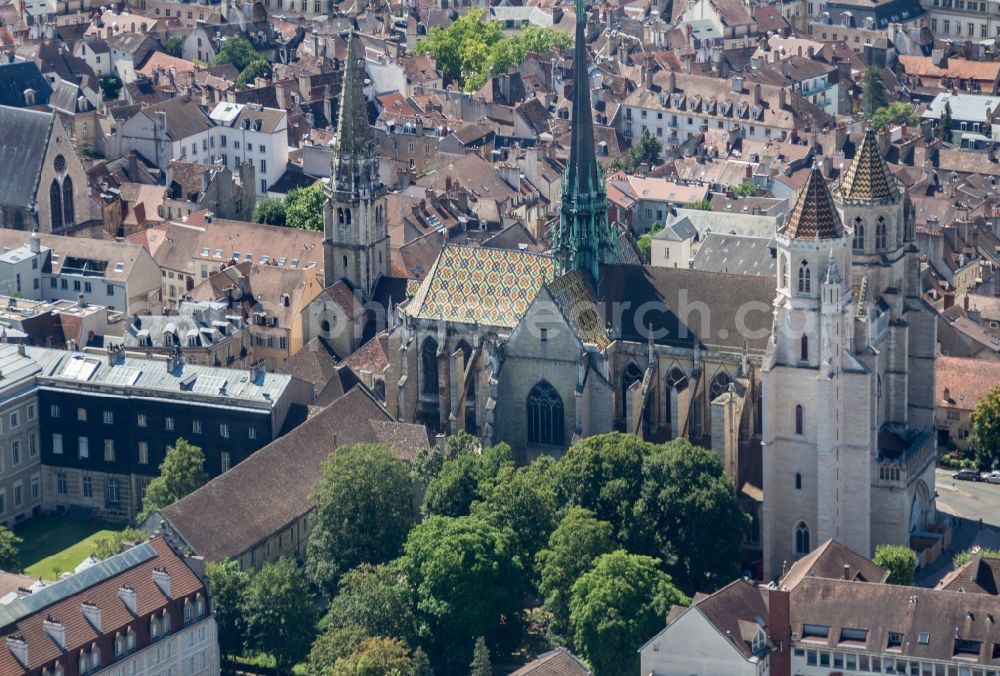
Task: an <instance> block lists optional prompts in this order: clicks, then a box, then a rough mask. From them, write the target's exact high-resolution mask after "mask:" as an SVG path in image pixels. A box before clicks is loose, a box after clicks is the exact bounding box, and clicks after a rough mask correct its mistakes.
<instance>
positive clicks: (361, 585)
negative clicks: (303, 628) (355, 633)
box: [324, 563, 416, 643]
mask: <svg viewBox="0 0 1000 676" xmlns="http://www.w3.org/2000/svg"><path fill="white" fill-rule="evenodd" d="M324 622H325V623H326V624H328V625H329V626H331V627H339V628H346V627H352V626H353V627H359V628H361V629H363V630H364V631H365V632H366V634H367V635H368V636H391V637H395V638H399V639H402V640H404V641H406V642H407V643H413V642H414V641H415V639H416V620H415V618H414V616H413V595H412V593H411V591H410V589H409V587H407V586H406V583H405V580H404V579H403V574H402V571H401V570H399V566H398V565H395V564H392V563H390V564H382V565H377V566H373V565H370V564H362V565H360V566H358V567H357V568H353V569H351V570H349V571H347V572H346V573H345V574H344V576H343V577H341V578H340V584H339V586H338V591H337V595H336V596H335V597H334V599H333V601H332V602H331V603H330V611H329V613H328V614H327V616H326V618H325V620H324Z"/></svg>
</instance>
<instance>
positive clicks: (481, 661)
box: [469, 636, 493, 676]
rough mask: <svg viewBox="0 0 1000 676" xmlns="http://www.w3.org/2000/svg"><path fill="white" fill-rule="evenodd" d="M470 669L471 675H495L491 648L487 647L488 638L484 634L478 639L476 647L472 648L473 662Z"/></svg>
mask: <svg viewBox="0 0 1000 676" xmlns="http://www.w3.org/2000/svg"><path fill="white" fill-rule="evenodd" d="M469 670H470V672H471V674H470V676H493V665H492V664H490V649H489V648H487V647H486V639H484V638H483V637H482V636H480V637H479V638H477V639H476V647H475V648H473V649H472V664H470V665H469Z"/></svg>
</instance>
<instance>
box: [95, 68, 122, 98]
mask: <svg viewBox="0 0 1000 676" xmlns="http://www.w3.org/2000/svg"><path fill="white" fill-rule="evenodd" d="M99 81H100V86H101V95H102V96H103V97H104V100H105V101H116V100H118V95H119V94H120V93H121V91H122V81H121V80H120V79H119V78H118V76H117V75H115V74H114V73H101V75H100V77H99Z"/></svg>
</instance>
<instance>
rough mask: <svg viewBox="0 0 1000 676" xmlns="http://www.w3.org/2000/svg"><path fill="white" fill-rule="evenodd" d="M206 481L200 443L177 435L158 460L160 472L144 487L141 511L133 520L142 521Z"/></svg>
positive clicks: (206, 475) (203, 455)
mask: <svg viewBox="0 0 1000 676" xmlns="http://www.w3.org/2000/svg"><path fill="white" fill-rule="evenodd" d="M206 483H208V473H207V472H206V471H205V454H204V453H203V452H202V450H201V447H200V446H195V445H194V444H192V443H189V442H188V441H187V440H186V439H177V441H175V442H174V445H173V446H170V447H168V448H167V454H166V456H165V457H164V458H163V462H162V463H160V475H159V476H158V477H156V478H155V479H153V480H152V481H150V482H149V486H148V487H147V488H146V497H145V498H144V499H143V501H142V512H141V513H140V514H139V516H138V517H137V520H138V521H139V522H140V523H141V522H142V521H145V520H146V518H147V517H149V515H150V514H152V513H153V512H155V511H156V510H158V509H163V508H164V507H166V506H167V505H170V504H173V503H175V502H177V501H178V500H180V499H181V498H183V497H184V496H185V495H187V494H188V493H191V492H192V491H194V490H196V489H198V488H200V487H202V486H203V485H205V484H206Z"/></svg>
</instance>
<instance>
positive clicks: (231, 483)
mask: <svg viewBox="0 0 1000 676" xmlns="http://www.w3.org/2000/svg"><path fill="white" fill-rule="evenodd" d="M379 422H392V417H391V416H390V415H389V414H388V413H387V412H386V411H385V409H384V408H382V407H381V406H380V405H379V404H378V403H377V402H376V401H375V400H374V399H373V398H372V397H371V395H369V394H368V393H367V392H366V391H365V390H363V389H362V388H358V387H356V388H354V389H353V390H351V391H350V392H348V393H347V394H345V395H344V396H342V397H340V398H339V399H337V400H336V401H334V402H333V403H332V404H330V405H329V406H327V407H326V408H324V409H323V410H322V411H320V412H319V413H317V414H316V415H314V416H312V417H311V418H309V419H308V420H307V421H306V422H304V423H302V424H301V425H299V426H298V427H296V428H295V429H294V430H292V431H291V432H289V433H288V434H286V435H285V436H283V437H280V438H278V439H276V440H275V441H273V442H271V443H270V444H268V445H267V446H265V447H264V448H262V449H260V450H259V451H257V452H256V453H254V454H253V455H251V456H250V457H249V458H247V459H246V460H244V461H243V462H241V463H239V464H238V465H236V466H235V467H233V468H232V469H231V470H229V471H228V472H226V473H225V474H221V475H219V476H218V477H216V478H215V479H212V480H211V481H209V482H208V483H207V484H205V485H204V486H202V487H201V488H199V489H198V490H196V491H194V492H193V493H191V494H190V495H188V496H187V497H185V498H182V499H181V500H178V501H177V502H175V503H174V504H172V505H170V506H168V507H165V508H164V509H162V510H160V514H161V515H162V517H163V518H164V519H166V520H167V521H168V522H169V523H170V526H171V527H172V528H173V529H174V531H176V532H177V533H178V534H179V535H180V537H181V538H183V539H184V541H185V542H187V544H188V545H189V546H190V547H191V548H192V549H193V550H194V552H195V553H197V554H198V555H201V556H204V557H205V558H206V559H208V560H210V561H222V560H225V559H227V558H230V557H236V556H239V555H241V554H242V553H243V552H246V551H247V550H249V549H250V548H252V547H253V546H254V545H256V544H257V543H259V542H261V541H262V540H263V539H265V538H266V537H268V536H269V535H271V534H273V533H275V532H277V531H279V530H280V529H282V528H284V527H285V526H287V525H288V524H290V523H291V522H292V521H294V520H295V519H297V518H299V517H300V516H302V515H303V514H305V513H306V512H308V511H309V510H310V509H312V507H313V504H314V503H313V501H312V497H311V496H312V492H313V489H314V487H315V485H316V481H317V480H319V478H320V477H321V476H322V464H323V461H324V460H326V458H327V456H329V455H330V454H331V453H333V452H335V451H336V450H337V448H338V447H342V446H346V445H350V444H356V443H375V442H378V441H386V440H388V441H390V442H391V444H390V445H391V447H392V448H393V450H394V451H396V452H397V454H399V455H400V456H402V457H410V456H411V455H414V454H416V452H417V451H419V450H420V449H421V448H424V447H426V446H428V445H429V443H430V441H429V440H428V439H427V435H426V431H424V436H423V437H422V438H421V437H420V436H419V435H418V434H416V433H415V431H414V430H412V429H411V428H412V427H413V425H410V424H408V423H393V425H395V426H398V430H396V431H395V432H394V433H391V434H390V433H387V432H386V430H385V428H384V426H381V425H380V426H379V427H378V431H376V425H375V424H373V423H379ZM420 429H424V428H423V427H422V426H421V427H420ZM414 445H416V446H418V447H417V448H414V447H413V446H414ZM206 514H211V515H212V518H209V519H206V518H205V515H206ZM151 518H157V517H156V516H155V515H154V516H153V517H151Z"/></svg>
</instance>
